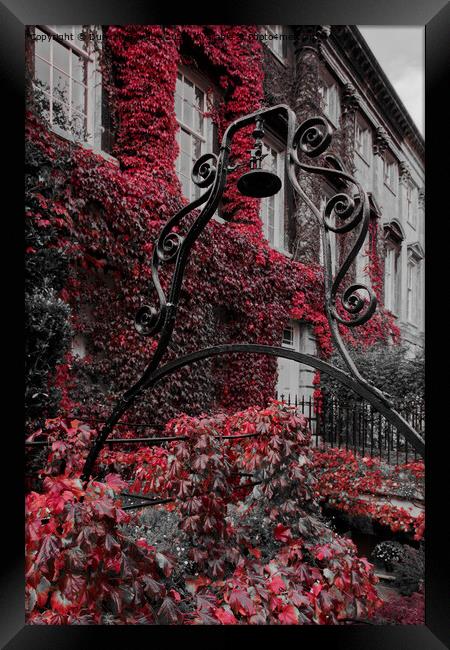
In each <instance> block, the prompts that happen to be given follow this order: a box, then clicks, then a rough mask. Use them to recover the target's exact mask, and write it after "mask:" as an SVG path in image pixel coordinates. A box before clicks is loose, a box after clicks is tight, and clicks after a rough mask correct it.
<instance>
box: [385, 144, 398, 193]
mask: <svg viewBox="0 0 450 650" xmlns="http://www.w3.org/2000/svg"><path fill="white" fill-rule="evenodd" d="M391 170H392V172H393V173H392V174H391ZM386 172H388V173H386ZM398 180H399V179H398V164H397V161H396V159H395V158H394V156H393V155H392V154H391V153H389V152H387V153H385V154H384V156H383V185H384V186H385V187H387V188H388V190H390V191H391V192H392V194H394V196H397V193H398Z"/></svg>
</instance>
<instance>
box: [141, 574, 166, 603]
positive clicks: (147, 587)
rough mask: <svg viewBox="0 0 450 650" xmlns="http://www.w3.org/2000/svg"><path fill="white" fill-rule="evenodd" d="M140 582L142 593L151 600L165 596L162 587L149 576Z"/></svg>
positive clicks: (164, 589) (164, 590)
mask: <svg viewBox="0 0 450 650" xmlns="http://www.w3.org/2000/svg"><path fill="white" fill-rule="evenodd" d="M142 581H143V583H144V591H145V593H146V594H147V596H148V597H149V598H150V599H151V600H156V599H158V598H160V597H162V596H165V595H166V588H165V587H164V585H163V584H161V583H160V582H157V581H156V580H154V579H153V578H152V577H151V576H144V577H143V578H142Z"/></svg>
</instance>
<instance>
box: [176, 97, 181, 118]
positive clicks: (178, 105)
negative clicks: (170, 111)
mask: <svg viewBox="0 0 450 650" xmlns="http://www.w3.org/2000/svg"><path fill="white" fill-rule="evenodd" d="M175 115H176V117H177V120H181V97H180V96H179V95H178V93H175Z"/></svg>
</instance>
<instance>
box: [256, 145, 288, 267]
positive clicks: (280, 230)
mask: <svg viewBox="0 0 450 650" xmlns="http://www.w3.org/2000/svg"><path fill="white" fill-rule="evenodd" d="M263 145H264V149H263V153H267V149H269V150H272V151H274V152H275V153H276V154H277V166H276V171H275V173H276V174H277V176H278V177H279V178H280V179H281V181H282V186H281V189H280V190H279V191H278V192H277V193H276V194H274V195H273V196H271V197H270V196H269V197H267V198H263V199H261V200H260V205H259V218H260V219H261V223H262V227H263V235H264V237H265V238H266V240H267V242H268V244H269V246H270V247H271V248H273V249H274V250H276V251H278V252H279V253H283V254H284V255H287V256H288V257H290V255H291V254H290V252H289V250H288V249H287V248H286V247H285V240H286V214H285V213H286V194H285V192H286V184H285V182H284V180H285V154H286V149H285V147H284V146H283V144H282V143H281V141H280V140H278V138H276V136H274V135H273V134H270V133H269V134H267V133H266V136H265V137H264V139H263ZM266 160H267V158H265V159H264V160H263V161H262V168H263V169H270V171H273V169H272V168H271V167H270V168H268V166H267V163H266ZM271 199H273V200H274V225H273V232H274V238H273V242H271V241H270V238H269V223H268V220H267V222H266V219H265V217H264V215H263V209H264V206H265V205H268V204H267V203H265V202H267V201H270V200H271Z"/></svg>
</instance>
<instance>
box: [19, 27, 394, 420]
mask: <svg viewBox="0 0 450 650" xmlns="http://www.w3.org/2000/svg"><path fill="white" fill-rule="evenodd" d="M252 30H253V28H252V27H251V26H229V27H221V26H171V27H165V26H158V25H147V26H124V27H115V26H114V27H112V26H111V27H108V28H107V29H106V33H105V39H104V49H105V51H107V52H108V71H109V76H108V79H113V81H114V83H113V84H111V83H110V84H109V85H108V90H109V95H110V98H111V101H112V104H113V109H114V111H113V112H114V116H115V121H116V123H117V129H116V130H117V133H116V140H115V149H114V152H113V153H114V156H115V158H116V160H117V161H118V164H115V163H114V162H112V161H110V160H105V159H104V158H103V157H101V156H98V155H95V154H93V153H92V152H91V151H89V150H86V149H85V148H82V147H73V146H70V145H69V144H68V143H66V142H65V141H63V140H61V139H60V138H57V137H56V136H53V134H51V133H50V132H48V131H47V130H43V129H42V125H41V123H40V121H39V119H38V118H37V117H36V116H35V115H33V114H31V113H30V114H29V115H28V126H27V141H28V147H29V149H30V148H31V147H33V150H34V151H38V152H39V156H40V158H41V166H44V167H46V168H53V167H54V166H55V164H56V165H57V164H58V162H59V161H61V160H62V159H64V160H65V170H66V174H65V176H64V179H63V180H64V181H65V182H62V183H61V184H59V185H58V188H55V185H54V184H53V186H52V184H51V183H50V186H49V184H48V183H44V182H42V180H39V179H40V178H41V177H40V176H39V171H38V170H33V174H34V177H33V184H32V190H30V191H31V194H32V195H33V198H32V201H30V205H29V208H28V212H27V215H28V220H29V223H31V224H32V227H33V229H34V230H36V231H38V232H39V233H41V234H42V237H45V236H46V235H47V233H49V232H51V233H52V240H51V241H52V243H51V244H50V243H49V244H48V246H49V247H50V248H52V249H53V250H54V249H56V250H58V251H63V252H64V256H65V259H67V261H68V264H69V268H70V273H69V276H68V278H67V280H66V281H65V282H64V286H63V287H61V288H59V292H58V294H57V297H58V299H59V300H61V301H63V303H65V304H66V305H68V309H69V310H70V315H69V314H68V319H69V321H70V325H71V327H72V329H73V334H74V335H75V336H76V337H77V338H76V340H78V341H81V342H82V346H83V347H85V348H86V351H85V356H84V357H82V358H80V356H77V355H74V354H73V351H72V350H71V349H70V348H69V349H67V343H66V355H65V357H64V358H62V359H59V360H58V363H59V366H58V367H57V372H56V381H54V378H53V379H52V378H51V377H49V380H48V381H49V382H50V383H51V382H52V381H53V383H54V384H55V385H56V387H57V388H59V390H60V392H61V393H62V402H61V405H62V406H63V407H64V408H65V410H66V412H71V411H72V412H74V411H75V412H76V410H77V405H79V404H80V403H83V405H84V406H83V410H84V412H83V413H82V415H85V416H86V417H87V416H88V415H90V416H93V415H96V414H98V413H100V414H103V415H104V414H105V413H106V412H107V411H108V409H109V404H110V402H111V400H112V399H113V398H114V397H115V396H116V395H117V394H118V393H120V392H121V391H123V390H124V389H125V388H126V387H128V386H129V384H130V382H131V381H133V380H135V379H137V377H138V376H139V374H140V372H141V371H142V370H143V368H144V366H145V363H146V360H147V359H148V358H149V356H150V354H151V350H152V349H153V346H154V344H155V341H153V340H151V339H150V340H149V339H146V340H145V339H144V340H143V339H141V338H139V336H138V335H137V333H136V332H135V331H134V328H133V319H134V315H135V313H136V311H137V309H138V308H139V306H140V305H141V304H142V302H143V301H144V300H149V301H152V300H154V296H153V294H152V292H151V288H150V287H151V283H150V276H151V269H150V260H151V254H152V250H153V242H154V241H155V237H156V236H157V234H158V232H159V230H160V228H161V226H162V224H163V223H164V222H165V221H166V220H167V218H168V217H169V216H170V215H172V214H173V213H174V212H175V211H176V210H178V209H179V208H180V207H181V206H182V205H183V204H184V202H185V199H184V198H183V197H182V194H181V187H180V183H179V181H178V179H177V177H176V174H175V160H176V157H177V154H178V146H177V143H176V137H175V135H176V131H177V128H178V126H177V121H176V118H175V112H174V92H175V83H176V75H177V69H178V66H179V65H180V64H182V63H184V64H188V65H190V66H192V67H194V68H195V67H197V68H199V69H201V70H202V71H203V72H206V74H207V76H208V78H209V79H210V84H211V88H212V89H214V91H215V93H216V96H217V98H218V99H217V101H216V102H215V105H214V106H212V107H211V113H210V115H211V119H212V120H213V121H214V122H215V124H216V127H217V130H218V135H219V137H221V135H222V133H223V131H224V129H225V128H226V126H227V125H228V124H229V123H230V121H232V120H234V119H236V118H237V117H239V116H241V115H242V114H244V113H248V112H250V111H252V110H255V109H257V108H259V107H260V105H261V102H262V101H263V94H264V72H263V64H262V61H263V57H262V45H261V43H259V42H258V41H256V40H255V39H253V38H249V35H250V33H251V31H252ZM249 143H250V141H249V136H248V133H245V132H243V133H239V134H238V135H237V136H236V138H235V141H234V142H233V152H232V154H233V158H234V159H236V160H240V159H246V156H247V155H248V154H247V151H248V148H249ZM34 155H35V156H36V154H34ZM237 177H238V172H235V173H234V174H231V175H230V178H229V182H228V184H227V188H226V191H225V194H224V197H223V201H222V208H221V209H222V213H223V216H225V217H226V218H227V219H228V220H229V223H226V224H223V223H218V222H217V221H215V220H213V221H212V222H211V223H210V224H209V225H208V227H207V229H206V232H205V233H204V235H203V237H202V238H201V239H200V240H199V241H198V242H197V244H196V246H195V248H194V251H193V255H192V258H191V261H190V263H189V266H188V270H187V274H186V279H185V284H184V289H183V294H182V300H181V305H180V310H179V316H178V318H179V321H178V322H179V327H177V328H176V333H175V335H174V340H173V345H172V347H171V349H170V350H169V352H168V357H169V358H170V357H171V356H173V355H174V354H175V353H177V354H179V353H181V352H184V351H187V350H192V349H194V348H196V347H202V346H205V345H208V344H209V343H212V342H213V341H214V342H220V341H242V342H250V341H251V342H260V343H266V344H271V345H278V344H279V343H280V340H281V335H282V330H283V325H284V324H285V323H286V321H287V320H288V319H289V318H290V317H293V318H299V319H303V320H305V321H306V322H309V323H311V324H312V325H313V327H314V333H315V335H316V337H317V343H318V352H319V354H321V355H322V356H328V355H329V354H330V352H331V349H332V346H331V339H330V332H329V327H328V324H327V322H326V318H325V316H324V313H323V306H322V305H323V283H322V280H323V277H322V270H321V268H320V266H318V265H314V264H308V265H306V264H302V263H301V262H298V261H294V260H291V259H289V258H288V257H286V256H284V255H282V254H281V253H278V252H277V251H275V250H273V249H271V248H270V247H269V245H268V243H267V241H266V240H265V239H264V237H263V235H262V229H261V221H260V219H259V205H258V201H257V200H254V199H248V198H245V197H243V196H241V195H240V194H239V192H238V191H237V188H236V185H235V181H236V179H237ZM34 181H36V182H34ZM47 239H48V237H47ZM43 245H44V246H45V245H47V244H45V242H43ZM38 252H39V251H38V249H37V248H36V247H35V246H28V248H27V256H28V257H30V259H32V257H33V256H35V255H37V254H38ZM45 269H46V267H45V266H44V271H45ZM47 272H48V271H47ZM168 279H169V278H168V277H165V278H163V283H164V282H165V283H166V284H167V281H168ZM392 331H393V330H392V321H391V320H387V317H386V316H384V315H383V314H381V315H380V316H375V317H374V318H373V319H372V320H371V321H370V323H369V324H367V325H366V326H365V327H364V328H363V334H362V336H363V339H364V340H366V341H367V342H368V343H370V342H372V341H373V340H374V339H376V338H379V337H384V338H387V337H389V336H390V332H392ZM276 369H277V366H276V361H275V360H273V359H267V358H257V357H256V358H251V359H248V358H246V359H245V360H242V359H240V358H237V357H233V358H230V359H227V360H226V362H225V361H224V360H223V359H222V360H212V361H205V362H202V365H201V367H200V366H197V367H193V368H192V369H189V370H187V369H184V370H182V371H180V372H179V373H178V374H177V375H176V376H174V377H173V379H171V380H170V381H169V382H168V383H166V384H165V387H166V388H165V390H166V394H170V395H171V399H170V403H167V401H165V402H164V403H162V401H161V400H160V399H159V397H158V395H155V396H153V397H151V398H150V397H149V398H148V399H147V401H146V402H145V403H144V404H141V405H140V406H139V407H138V408H139V411H138V413H139V414H140V415H141V416H142V417H144V416H147V417H146V419H147V420H148V419H149V418H150V415H149V414H151V418H152V419H154V420H155V422H159V423H160V424H161V423H162V422H163V421H164V420H165V419H167V417H170V416H172V415H174V414H176V413H177V412H180V411H181V410H189V411H190V412H191V413H199V412H201V411H202V410H204V409H205V408H213V407H215V408H228V407H234V408H236V407H242V406H244V405H246V404H250V403H259V404H263V403H265V402H266V401H267V399H269V398H270V397H272V396H273V392H274V388H275V383H276ZM88 405H89V408H88ZM79 410H80V409H79V408H78V411H79ZM87 411H89V413H87Z"/></svg>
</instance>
